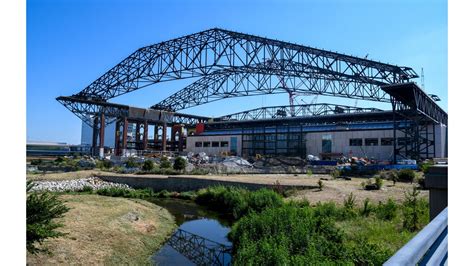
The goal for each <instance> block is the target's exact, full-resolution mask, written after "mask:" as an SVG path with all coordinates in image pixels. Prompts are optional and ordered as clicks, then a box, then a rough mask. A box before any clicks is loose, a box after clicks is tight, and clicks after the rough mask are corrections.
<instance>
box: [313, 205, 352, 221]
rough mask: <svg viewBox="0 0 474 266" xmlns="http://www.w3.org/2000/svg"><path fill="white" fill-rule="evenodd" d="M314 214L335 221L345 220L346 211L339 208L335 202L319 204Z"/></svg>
mask: <svg viewBox="0 0 474 266" xmlns="http://www.w3.org/2000/svg"><path fill="white" fill-rule="evenodd" d="M314 213H315V215H316V216H321V217H327V218H333V219H335V220H343V219H345V216H344V209H343V208H340V207H337V206H336V204H335V203H334V202H333V201H331V202H325V203H321V202H318V203H317V204H316V206H315V207H314Z"/></svg>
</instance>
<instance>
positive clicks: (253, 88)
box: [151, 64, 390, 111]
mask: <svg viewBox="0 0 474 266" xmlns="http://www.w3.org/2000/svg"><path fill="white" fill-rule="evenodd" d="M292 65H293V66H292ZM289 66H291V67H289ZM381 85H383V83H380V82H377V81H373V82H362V81H361V80H360V79H355V78H353V77H347V76H344V75H340V76H338V75H336V74H335V73H332V72H329V71H322V70H320V69H316V70H315V69H314V68H312V67H309V66H305V67H301V66H296V67H295V66H294V64H286V66H285V68H284V69H277V70H275V69H272V68H266V67H265V66H259V67H257V68H248V67H241V68H234V69H226V70H222V71H216V72H213V73H212V74H210V75H207V76H205V77H202V78H200V79H199V80H197V81H196V82H194V83H192V84H190V85H188V86H186V87H185V88H183V89H181V90H179V91H178V92H176V93H174V94H172V95H171V96H169V97H167V98H166V99H164V100H162V101H161V102H159V103H157V104H155V105H153V106H151V108H152V109H166V110H172V111H178V110H183V109H187V108H190V107H194V106H198V105H202V104H206V103H210V102H214V101H218V100H222V99H225V98H232V97H243V96H256V95H268V94H279V93H289V92H291V93H305V94H314V95H324V96H335V97H344V98H352V99H361V100H369V101H377V102H387V103H389V102H390V97H389V95H388V94H387V93H386V92H385V91H383V90H381V89H380V86H381Z"/></svg>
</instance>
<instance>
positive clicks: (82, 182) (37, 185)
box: [31, 177, 131, 192]
mask: <svg viewBox="0 0 474 266" xmlns="http://www.w3.org/2000/svg"><path fill="white" fill-rule="evenodd" d="M33 184H34V186H33V188H32V189H31V191H50V192H65V191H80V190H82V189H84V187H91V188H92V189H93V190H97V189H102V188H112V187H115V188H125V189H131V187H130V186H128V185H126V184H120V183H112V182H106V181H103V180H102V179H100V178H98V177H89V178H81V179H73V180H61V181H34V182H33Z"/></svg>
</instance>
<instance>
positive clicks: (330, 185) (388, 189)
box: [28, 170, 429, 204]
mask: <svg viewBox="0 0 474 266" xmlns="http://www.w3.org/2000/svg"><path fill="white" fill-rule="evenodd" d="M101 174H103V175H119V176H138V175H134V174H117V173H110V172H101V171H99V170H87V171H77V172H69V173H57V174H45V175H28V178H29V179H33V180H66V179H75V178H83V177H89V176H100V175H101ZM139 176H140V177H147V178H166V176H163V175H139ZM175 177H179V176H175ZM183 177H193V178H201V179H212V180H222V181H225V180H227V181H237V182H246V183H259V184H268V185H273V184H275V183H276V182H277V181H278V182H279V183H280V184H281V185H294V186H298V185H300V186H318V184H317V182H318V180H319V179H320V178H326V179H330V180H323V184H324V187H323V190H322V191H319V189H306V190H300V191H298V192H297V194H296V195H295V196H292V197H290V199H303V198H305V199H307V200H308V201H309V202H310V203H311V204H315V203H317V202H320V201H321V202H326V201H331V200H332V201H335V202H336V203H342V202H343V201H344V199H345V198H346V197H347V196H348V195H349V194H350V193H351V192H352V193H353V195H354V196H355V197H356V203H361V202H363V200H364V199H365V198H369V200H370V201H372V202H378V201H386V200H387V199H389V198H392V199H393V200H395V201H397V202H401V201H403V199H404V197H405V194H404V193H405V191H410V190H411V188H412V187H413V186H414V185H415V184H410V183H401V182H398V183H397V184H396V185H395V186H393V185H392V182H389V181H384V185H383V187H382V189H381V190H373V191H367V190H363V189H362V188H361V185H360V184H361V183H362V182H364V181H367V179H366V178H356V177H353V178H352V180H343V179H336V180H331V179H332V177H331V176H329V175H320V174H315V175H312V176H308V175H304V174H299V175H294V174H255V175H245V174H244V175H183ZM428 193H429V192H428V191H420V196H421V197H423V198H426V199H427V198H428Z"/></svg>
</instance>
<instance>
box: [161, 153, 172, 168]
mask: <svg viewBox="0 0 474 266" xmlns="http://www.w3.org/2000/svg"><path fill="white" fill-rule="evenodd" d="M160 168H161V169H166V168H171V162H170V161H169V160H168V158H167V157H166V156H163V157H161V158H160Z"/></svg>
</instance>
